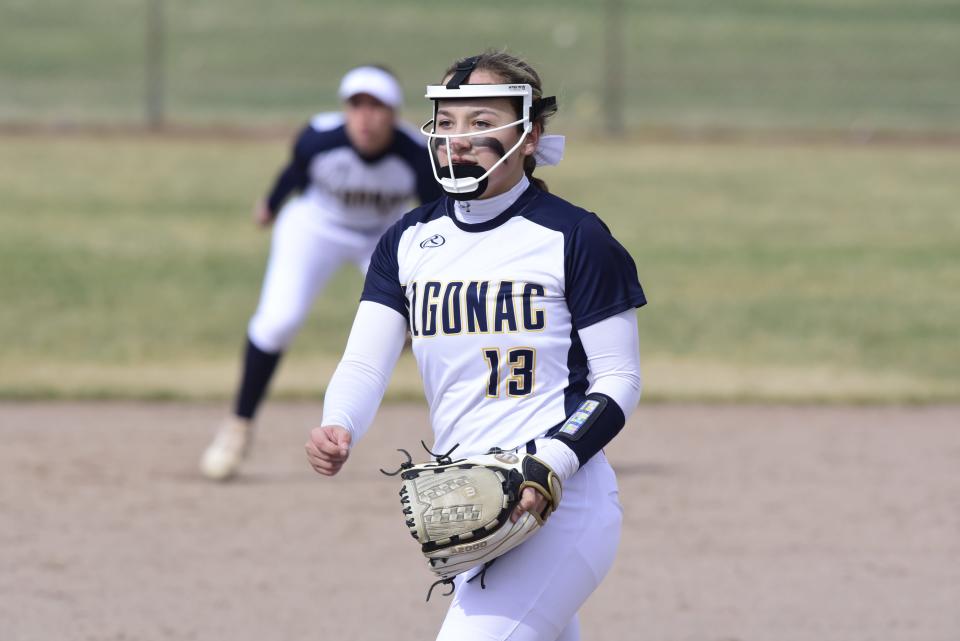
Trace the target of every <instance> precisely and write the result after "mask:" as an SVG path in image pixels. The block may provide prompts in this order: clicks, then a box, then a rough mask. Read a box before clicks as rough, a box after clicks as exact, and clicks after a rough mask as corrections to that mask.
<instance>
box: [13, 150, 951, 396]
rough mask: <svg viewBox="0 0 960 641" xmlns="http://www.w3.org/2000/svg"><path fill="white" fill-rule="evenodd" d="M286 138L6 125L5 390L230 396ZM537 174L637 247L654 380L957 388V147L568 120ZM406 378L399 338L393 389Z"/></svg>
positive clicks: (894, 392)
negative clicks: (715, 139) (559, 148)
mask: <svg viewBox="0 0 960 641" xmlns="http://www.w3.org/2000/svg"><path fill="white" fill-rule="evenodd" d="M286 147H287V141H286V140H281V139H276V140H252V139H243V140H214V139H198V140H187V139H175V138H161V137H108V138H100V139H98V138H94V137H89V136H80V137H67V138H61V139H57V138H54V137H51V136H33V137H27V136H22V137H18V136H6V137H0V166H2V167H4V171H3V172H2V173H0V273H2V274H3V278H0V300H2V301H3V305H2V307H0V335H2V336H4V340H3V347H2V349H0V397H6V398H23V397H78V396H79V397H117V396H120V397H134V398H168V397H171V398H181V397H198V398H224V397H226V396H227V395H229V394H230V392H231V389H232V387H233V385H234V383H235V381H236V376H237V372H236V367H237V364H238V358H239V352H240V347H241V344H242V341H243V335H244V331H245V326H246V322H247V319H248V317H249V315H250V313H251V312H252V310H253V307H254V305H255V303H256V299H257V295H258V290H259V285H260V279H261V277H262V272H263V267H264V262H265V259H266V255H267V250H268V246H269V234H268V233H261V232H258V231H257V230H256V229H255V227H254V226H253V224H252V222H251V221H250V218H249V214H248V212H249V209H250V206H251V204H252V203H253V201H254V200H255V198H257V197H258V196H260V195H261V193H262V191H263V190H264V189H265V188H266V186H267V184H268V182H269V181H270V179H271V178H272V176H273V174H274V172H275V171H276V170H277V167H278V166H279V164H280V163H281V161H282V159H283V158H284V156H285V155H286V153H287V150H286ZM542 174H543V177H544V178H546V179H547V180H548V182H549V183H551V184H552V186H553V187H554V190H555V191H556V192H557V193H559V194H560V195H562V196H564V197H567V198H569V199H570V200H573V201H574V202H577V203H580V204H583V205H584V206H587V207H589V208H591V209H593V210H594V211H597V212H598V213H599V214H600V215H601V216H602V217H603V218H604V219H605V220H606V221H607V222H608V223H609V224H610V226H611V227H612V229H613V231H614V233H615V234H616V235H617V237H618V238H620V239H621V241H622V242H623V243H624V244H625V245H626V246H627V247H628V248H629V249H630V250H631V252H632V253H633V254H634V256H635V257H636V261H637V264H638V268H639V272H640V276H641V280H642V282H643V283H644V286H645V289H646V291H647V293H648V297H649V299H650V305H649V306H647V307H646V308H644V309H642V310H641V311H640V312H639V319H640V325H641V332H642V344H643V354H644V362H645V378H646V392H645V393H646V394H647V395H648V398H659V399H727V400H794V401H824V400H827V401H831V400H833V401H861V402H910V401H934V400H953V401H957V400H960V340H958V338H960V337H958V331H957V324H956V319H957V318H958V317H960V298H958V297H957V296H956V292H957V291H960V262H958V261H957V257H958V256H960V210H958V209H957V205H956V203H957V200H958V197H960V188H958V187H957V183H956V176H958V175H960V155H958V154H957V153H956V150H955V149H952V148H922V147H894V146H872V147H842V146H826V145H810V146H780V147H775V146H769V145H739V146H737V145H694V144H689V145H672V146H667V145H651V144H643V143H639V142H623V143H621V144H619V145H601V144H598V143H596V142H594V141H592V139H591V138H589V137H576V138H573V139H572V140H571V141H570V144H569V147H568V158H567V160H565V161H564V163H563V164H562V165H561V166H559V167H557V168H554V169H548V170H545V171H543V172H542ZM359 286H360V278H359V276H358V275H357V274H356V273H354V272H351V271H344V272H343V273H341V274H340V275H339V276H338V277H337V278H336V279H335V280H334V282H333V283H332V284H331V286H330V287H329V289H328V290H327V292H326V293H325V294H324V295H323V296H322V298H321V299H320V301H319V302H318V305H317V306H316V308H315V310H314V314H313V316H312V317H311V319H310V322H309V324H308V326H307V327H306V328H305V329H304V331H303V332H302V334H301V336H300V337H298V339H297V341H296V343H295V345H294V348H293V349H292V350H291V354H290V356H289V359H288V360H287V361H285V363H284V367H283V368H282V371H281V376H280V378H279V380H278V381H277V386H276V391H277V393H278V395H281V396H288V397H289V396H294V397H302V396H311V397H312V396H315V395H316V394H318V393H319V391H320V390H321V389H322V386H323V384H324V383H325V382H326V379H327V376H329V373H330V371H332V367H333V366H334V365H335V363H336V360H337V359H338V357H339V354H340V352H341V351H342V346H343V344H344V341H345V338H346V334H347V332H348V330H349V324H350V321H351V319H352V316H353V313H354V310H355V306H356V300H357V296H358V290H359ZM417 390H418V381H417V377H416V374H415V370H414V368H413V365H412V363H411V362H410V361H409V358H406V357H405V359H404V360H403V361H402V363H401V366H400V374H399V375H398V376H397V377H395V380H394V386H393V388H392V392H391V394H392V395H393V396H395V397H397V396H417V395H418V394H419V392H418V391H417Z"/></svg>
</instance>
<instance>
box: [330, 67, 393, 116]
mask: <svg viewBox="0 0 960 641" xmlns="http://www.w3.org/2000/svg"><path fill="white" fill-rule="evenodd" d="M360 93H365V94H369V95H371V96H373V97H374V98H376V99H377V100H379V101H380V102H382V103H383V104H385V105H387V106H388V107H391V108H393V109H396V108H398V107H400V106H401V105H403V90H402V89H400V84H399V83H398V82H397V79H396V78H394V77H393V75H392V74H390V73H389V72H387V71H384V70H383V69H380V68H378V67H357V68H356V69H353V70H351V71H348V72H347V75H345V76H344V77H343V80H341V81H340V91H339V92H338V94H339V96H340V100H349V99H350V98H352V97H353V96H356V95H357V94H360Z"/></svg>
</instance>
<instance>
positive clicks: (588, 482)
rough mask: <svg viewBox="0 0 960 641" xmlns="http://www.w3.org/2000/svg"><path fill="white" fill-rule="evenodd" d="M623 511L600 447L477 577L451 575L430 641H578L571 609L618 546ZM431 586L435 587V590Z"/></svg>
mask: <svg viewBox="0 0 960 641" xmlns="http://www.w3.org/2000/svg"><path fill="white" fill-rule="evenodd" d="M621 522H622V508H621V507H620V501H619V493H618V490H617V480H616V477H615V475H614V473H613V468H611V467H610V464H609V463H608V462H607V459H606V457H605V456H604V455H603V452H600V453H598V454H597V455H596V456H594V457H593V458H592V459H590V460H589V461H587V464H586V465H584V466H583V467H582V468H580V470H579V471H578V472H577V473H576V474H574V475H573V477H571V478H570V479H569V480H568V481H567V482H566V483H565V484H564V487H563V498H562V499H561V501H560V507H559V509H558V510H557V511H556V512H555V513H554V514H553V515H551V516H550V518H549V519H548V520H547V523H546V524H545V525H544V526H543V528H542V529H541V530H540V531H539V532H537V534H536V535H534V536H533V537H531V538H530V539H529V540H528V541H526V542H524V543H523V544H522V545H520V546H518V547H516V548H514V549H513V550H511V551H510V552H508V553H506V554H504V555H503V556H502V557H500V558H499V559H497V560H496V562H495V563H494V564H493V565H491V566H490V568H489V569H488V570H487V574H486V576H485V577H484V582H485V583H486V586H487V587H486V589H481V587H480V579H479V578H477V579H476V580H474V581H472V582H469V583H468V582H467V580H468V579H470V578H471V577H472V576H474V575H476V574H477V571H476V570H471V571H469V572H465V573H464V574H461V575H460V576H458V577H457V579H456V591H455V592H454V594H453V597H452V599H453V601H452V603H451V604H450V609H449V611H448V612H447V616H446V618H445V619H444V621H443V626H442V627H441V629H440V634H439V636H438V637H437V641H494V640H496V641H506V640H507V639H510V640H511V641H577V640H578V639H579V638H580V629H579V622H578V620H577V610H579V609H580V606H581V605H583V603H584V602H585V601H586V600H587V597H589V596H590V594H591V593H592V592H593V591H594V590H596V588H597V586H599V585H600V582H601V581H602V580H603V577H604V576H605V575H606V574H607V572H608V571H609V570H610V567H611V565H612V564H613V558H614V555H615V554H616V550H617V545H618V544H619V543H620V526H621ZM437 589H440V588H439V587H438V588H437Z"/></svg>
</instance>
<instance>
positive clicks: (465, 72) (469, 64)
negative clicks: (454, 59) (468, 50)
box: [447, 56, 480, 89]
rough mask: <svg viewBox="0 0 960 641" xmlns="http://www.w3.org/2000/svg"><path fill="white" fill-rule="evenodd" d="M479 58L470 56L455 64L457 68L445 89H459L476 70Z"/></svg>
mask: <svg viewBox="0 0 960 641" xmlns="http://www.w3.org/2000/svg"><path fill="white" fill-rule="evenodd" d="M479 60H480V56H471V57H470V58H465V59H464V60H461V61H460V62H458V63H457V68H456V69H455V70H454V72H453V77H452V78H450V82H448V83H447V89H459V88H460V85H461V84H463V83H464V82H466V81H467V79H468V78H470V74H471V73H473V70H474V69H476V68H477V62H479Z"/></svg>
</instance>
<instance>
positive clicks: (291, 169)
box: [267, 126, 313, 216]
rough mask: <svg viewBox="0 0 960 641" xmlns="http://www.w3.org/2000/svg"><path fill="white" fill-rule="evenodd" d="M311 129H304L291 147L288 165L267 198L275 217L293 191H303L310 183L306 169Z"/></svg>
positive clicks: (308, 161)
mask: <svg viewBox="0 0 960 641" xmlns="http://www.w3.org/2000/svg"><path fill="white" fill-rule="evenodd" d="M312 132H313V129H312V128H311V127H309V126H307V127H304V128H303V129H302V130H301V131H300V134H299V135H298V136H297V140H296V142H295V143H294V145H293V153H292V154H291V157H290V163H289V164H288V165H287V166H286V167H285V168H284V169H283V171H281V172H280V174H279V175H278V176H277V179H276V180H275V181H274V183H273V187H272V188H271V189H270V194H269V195H268V196H267V207H269V208H270V212H271V213H272V214H273V215H274V216H276V215H277V212H278V211H279V210H280V206H281V205H283V201H285V200H286V199H287V197H288V196H290V194H291V193H293V192H294V191H303V190H304V189H305V188H306V187H307V183H309V182H310V177H309V175H308V173H307V168H308V167H309V166H310V157H309V156H307V153H308V147H309V141H310V138H311V133H312Z"/></svg>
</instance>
